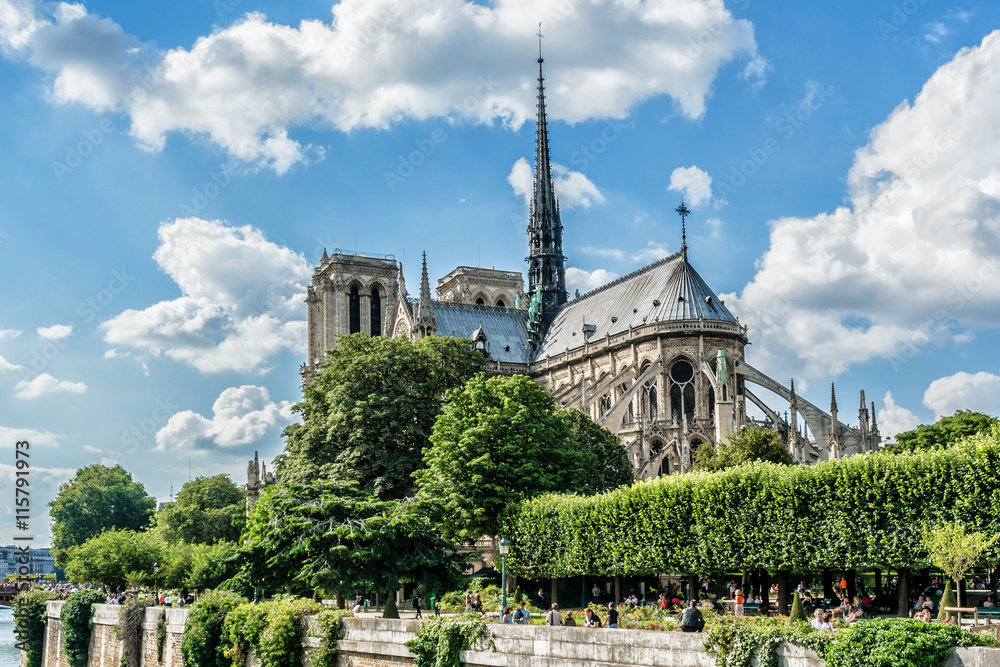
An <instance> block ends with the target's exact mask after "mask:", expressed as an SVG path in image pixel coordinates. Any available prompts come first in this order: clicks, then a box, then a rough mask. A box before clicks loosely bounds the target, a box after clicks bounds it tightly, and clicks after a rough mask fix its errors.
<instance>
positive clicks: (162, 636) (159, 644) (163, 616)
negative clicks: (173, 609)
mask: <svg viewBox="0 0 1000 667" xmlns="http://www.w3.org/2000/svg"><path fill="white" fill-rule="evenodd" d="M166 641H167V612H166V611H165V610H164V611H161V612H160V616H159V618H157V619H156V662H163V649H164V645H165V644H166Z"/></svg>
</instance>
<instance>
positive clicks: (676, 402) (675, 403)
mask: <svg viewBox="0 0 1000 667" xmlns="http://www.w3.org/2000/svg"><path fill="white" fill-rule="evenodd" d="M681 412H683V411H682V410H681V388H680V387H679V386H678V385H676V384H675V385H673V386H672V387H670V414H671V415H673V417H674V419H676V420H678V421H679V420H680V418H681Z"/></svg>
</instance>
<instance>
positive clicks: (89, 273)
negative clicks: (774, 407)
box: [0, 0, 1000, 541]
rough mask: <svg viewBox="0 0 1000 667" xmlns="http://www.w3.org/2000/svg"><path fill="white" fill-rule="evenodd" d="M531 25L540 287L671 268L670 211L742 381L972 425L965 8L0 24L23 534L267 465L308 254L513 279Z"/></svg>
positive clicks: (978, 113) (996, 51)
mask: <svg viewBox="0 0 1000 667" xmlns="http://www.w3.org/2000/svg"><path fill="white" fill-rule="evenodd" d="M539 21H542V22H543V26H542V31H543V33H544V34H545V39H544V44H543V48H544V51H545V58H546V62H545V67H546V84H547V93H548V101H549V117H550V138H551V151H552V157H553V160H554V161H555V162H556V163H557V165H559V168H558V169H557V184H556V187H557V194H558V195H559V197H560V200H561V202H562V212H563V222H564V224H565V226H566V231H565V253H566V255H567V256H568V257H569V262H568V266H569V267H570V270H569V278H570V281H571V289H575V288H577V287H579V288H580V289H581V290H582V291H586V290H587V289H589V288H590V287H594V286H597V285H599V284H601V283H603V282H606V281H607V280H610V279H612V278H613V277H614V276H618V275H624V274H625V273H627V272H629V271H632V270H634V269H636V268H638V267H640V266H642V265H643V264H645V263H648V262H650V261H653V260H655V259H658V258H660V257H662V256H664V255H665V254H666V253H669V252H673V251H675V250H676V249H677V248H678V246H679V244H680V230H679V223H678V220H677V217H676V215H675V214H674V213H673V209H674V208H675V207H676V205H677V203H678V201H679V198H680V195H681V193H682V192H683V193H685V195H686V197H687V200H688V202H689V205H691V206H692V209H693V215H692V216H691V218H690V219H689V228H688V240H689V246H690V257H691V260H692V262H693V263H694V265H695V267H696V268H697V269H698V270H699V272H700V273H701V274H702V275H703V277H704V278H705V279H706V280H707V281H708V282H709V284H710V285H711V286H712V287H713V288H714V289H715V290H716V291H718V292H720V293H724V294H725V298H726V303H727V305H729V306H730V307H731V308H732V309H733V310H735V311H736V312H737V313H738V314H739V315H740V317H741V320H742V321H744V322H745V323H747V324H748V325H749V326H750V338H751V341H752V345H751V346H750V347H749V348H748V349H747V360H748V362H749V363H750V364H752V365H754V366H756V367H758V368H760V369H761V370H764V371H766V372H768V373H769V374H771V375H772V376H774V377H776V378H778V379H781V380H783V381H786V382H787V379H788V378H792V377H794V378H795V380H796V387H797V388H798V389H799V390H800V392H801V393H803V394H805V395H806V396H807V397H808V398H809V399H810V400H812V401H813V402H815V403H817V404H819V405H826V404H827V402H828V400H829V399H828V396H829V383H830V382H831V381H835V382H836V383H837V389H838V398H839V403H840V409H841V415H845V414H846V415H852V414H853V411H854V408H855V406H856V405H857V404H858V391H859V390H860V389H865V390H866V392H867V396H868V398H869V400H874V401H875V403H876V408H877V410H878V411H879V422H880V425H881V426H882V429H883V433H885V432H889V433H895V432H898V430H900V429H904V428H909V427H912V426H913V425H915V424H916V423H919V422H927V421H931V420H933V419H934V418H935V416H936V415H939V414H950V413H951V412H953V411H954V410H955V409H958V408H972V409H980V410H984V411H987V412H991V413H994V414H996V413H997V412H1000V377H998V376H997V375H996V374H995V373H996V372H997V353H996V350H997V349H998V345H997V344H998V343H1000V336H998V335H997V328H996V325H997V324H998V315H997V313H998V312H1000V282H998V280H997V278H998V275H1000V239H998V234H1000V130H998V125H997V123H996V118H997V117H998V116H1000V34H994V30H996V29H997V28H998V27H1000V7H997V6H996V5H995V4H994V3H979V4H965V5H951V4H945V3H937V2H934V1H933V0H926V1H925V2H921V1H920V0H909V1H908V2H896V3H889V2H886V3H869V2H842V3H836V4H835V5H827V4H821V3H796V2H772V3H760V2H756V1H755V0H736V1H735V2H728V3H725V4H723V3H722V2H707V1H700V0H655V1H654V0H651V1H647V2H637V3H626V2H620V3H615V2H610V1H600V0H593V1H591V0H587V1H584V0H564V1H562V2H528V1H526V0H525V1H503V2H496V3H493V4H489V3H476V4H468V3H463V2H460V1H458V0H407V1H406V2H400V1H397V0H367V1H364V2H362V1H360V0H348V1H347V2H344V3H341V4H338V5H333V6H332V7H331V6H330V5H329V4H324V3H320V2H301V3H295V4H294V5H291V6H289V5H285V4H281V3H273V2H258V1H256V0H214V1H209V0H201V1H183V0H182V1H179V2H174V3H169V4H167V3H125V2H116V1H111V0H108V1H102V2H88V3H85V4H66V3H61V4H60V3H42V2H38V1H35V0H0V92H2V103H0V110H2V121H3V122H0V174H2V176H3V177H2V179H0V277H2V280H3V285H4V286H5V289H4V290H3V291H2V293H0V436H2V437H0V452H6V454H3V456H4V457H6V459H7V460H2V459H0V478H2V479H5V480H9V479H12V477H13V470H12V467H11V465H10V464H12V463H13V444H14V441H15V440H17V439H21V438H25V437H27V438H29V439H30V440H31V442H32V443H33V446H34V449H33V452H34V458H33V459H32V461H33V465H34V466H35V467H34V473H33V474H34V478H33V479H34V480H35V486H34V487H33V489H34V492H35V497H34V501H33V502H34V507H35V512H36V515H37V516H36V524H38V528H37V532H38V534H39V536H40V537H39V539H40V540H44V539H47V537H46V535H47V529H46V528H45V527H44V526H43V525H41V524H42V523H43V522H44V517H43V516H42V515H41V511H42V509H43V505H44V503H45V502H47V501H48V500H49V499H50V498H51V497H52V495H53V494H54V493H55V490H56V488H57V486H58V484H59V483H60V482H62V481H64V480H66V479H67V478H68V477H69V476H71V475H72V473H73V471H74V470H75V469H76V468H78V467H80V466H83V465H86V464H88V463H92V462H100V461H103V462H112V461H116V462H120V463H122V464H123V465H124V466H125V467H126V468H127V469H128V470H130V471H131V472H133V473H134V474H135V476H136V477H137V479H139V480H140V481H142V482H143V483H144V484H145V485H146V487H147V489H148V490H149V491H150V492H151V493H152V494H154V495H156V496H157V497H160V498H165V497H167V496H169V494H170V491H171V487H172V488H173V490H174V491H175V492H176V491H177V490H178V489H179V488H180V485H181V484H182V483H183V482H184V481H186V480H187V479H188V475H189V470H190V474H191V475H194V476H196V475H199V474H215V473H217V472H227V473H230V474H232V475H233V477H234V479H236V480H237V481H238V482H242V480H243V478H244V475H245V469H246V467H245V466H246V460H247V459H248V458H250V457H252V455H253V452H254V450H255V449H259V450H260V451H261V454H262V455H263V456H264V457H265V458H266V459H270V457H272V456H273V455H274V454H276V453H278V452H279V451H280V449H281V439H280V431H281V429H282V428H283V427H284V426H285V425H287V424H288V423H289V420H290V419H291V418H292V415H291V413H290V410H289V406H290V405H291V404H292V403H294V402H295V401H296V400H297V399H298V397H299V390H298V387H299V376H298V366H299V364H300V363H302V362H303V361H304V358H305V342H304V330H305V325H304V318H305V308H304V304H303V303H302V296H303V292H304V285H305V284H306V282H307V281H308V279H309V275H310V273H311V267H313V266H314V265H315V264H316V262H317V260H318V259H319V256H320V255H321V253H322V251H323V249H324V248H327V249H329V250H331V251H332V250H333V249H334V248H341V249H345V250H352V249H358V250H360V251H362V252H376V253H384V254H392V255H394V256H395V257H396V258H397V259H400V260H402V261H403V262H404V269H405V273H406V278H407V280H408V281H409V284H410V285H416V284H417V281H418V279H419V265H418V258H419V256H420V253H421V252H422V251H424V250H426V251H427V253H428V264H429V269H430V272H431V274H432V276H435V277H437V276H441V275H444V274H445V273H446V272H447V271H449V270H450V269H452V268H454V267H455V266H457V265H459V264H476V263H481V264H482V265H484V266H495V267H496V268H503V269H508V270H518V271H520V270H523V258H524V255H525V234H524V227H525V224H526V209H525V203H524V198H523V193H524V192H525V189H526V188H528V187H530V167H531V166H532V162H533V150H534V145H533V141H534V130H535V125H534V121H533V117H534V88H535V77H536V76H537V69H536V67H537V65H536V63H535V58H536V57H537V39H536V38H535V37H534V33H535V32H536V30H537V23H538V22H539ZM847 421H850V422H853V421H854V419H852V418H850V417H849V418H848V419H847ZM11 513H12V504H11V499H9V498H4V499H2V500H0V517H2V516H3V515H9V514H11ZM3 539H4V538H3V537H2V536H0V541H3Z"/></svg>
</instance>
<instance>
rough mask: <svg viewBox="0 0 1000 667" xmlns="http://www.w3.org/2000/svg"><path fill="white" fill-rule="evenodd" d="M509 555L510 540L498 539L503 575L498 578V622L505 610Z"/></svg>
mask: <svg viewBox="0 0 1000 667" xmlns="http://www.w3.org/2000/svg"><path fill="white" fill-rule="evenodd" d="M509 553H510V540H508V539H507V538H506V537H501V538H500V563H501V565H502V567H503V574H501V578H500V588H501V590H502V593H501V601H500V617H501V618H500V620H503V612H504V609H506V608H507V554H509Z"/></svg>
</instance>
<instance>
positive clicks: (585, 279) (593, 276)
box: [566, 266, 618, 295]
mask: <svg viewBox="0 0 1000 667" xmlns="http://www.w3.org/2000/svg"><path fill="white" fill-rule="evenodd" d="M617 277H618V274H617V273H612V272H611V271H606V270H604V269H595V270H594V271H584V270H583V269H578V268H576V267H575V266H568V267H566V289H567V290H569V293H570V294H571V295H572V294H573V293H574V292H575V291H576V290H580V294H584V293H586V292H589V291H590V290H593V289H597V288H598V287H600V286H601V285H605V284H607V283H610V282H611V281H612V280H614V279H615V278H617Z"/></svg>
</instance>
